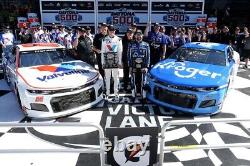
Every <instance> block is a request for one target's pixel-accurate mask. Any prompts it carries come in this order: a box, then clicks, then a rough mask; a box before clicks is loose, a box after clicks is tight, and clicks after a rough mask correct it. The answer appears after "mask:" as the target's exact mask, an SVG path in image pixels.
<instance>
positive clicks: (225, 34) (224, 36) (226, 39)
mask: <svg viewBox="0 0 250 166" xmlns="http://www.w3.org/2000/svg"><path fill="white" fill-rule="evenodd" d="M220 43H221V44H232V38H231V34H230V31H229V28H228V27H227V26H224V27H223V28H222V32H221V34H220Z"/></svg>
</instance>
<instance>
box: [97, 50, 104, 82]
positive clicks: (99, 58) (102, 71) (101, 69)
mask: <svg viewBox="0 0 250 166" xmlns="http://www.w3.org/2000/svg"><path fill="white" fill-rule="evenodd" d="M96 61H97V65H98V69H99V73H100V74H101V76H102V78H104V70H103V68H102V59H101V54H96Z"/></svg>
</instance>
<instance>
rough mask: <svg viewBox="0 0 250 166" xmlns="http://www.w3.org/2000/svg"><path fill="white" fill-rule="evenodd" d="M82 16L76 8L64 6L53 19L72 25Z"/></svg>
mask: <svg viewBox="0 0 250 166" xmlns="http://www.w3.org/2000/svg"><path fill="white" fill-rule="evenodd" d="M82 19H83V18H82V16H81V15H80V14H79V12H78V11H77V10H76V9H71V8H66V9H62V10H60V11H59V12H58V15H56V16H55V20H56V21H59V22H60V24H62V25H65V26H68V27H72V26H75V25H77V24H78V22H80V21H82Z"/></svg>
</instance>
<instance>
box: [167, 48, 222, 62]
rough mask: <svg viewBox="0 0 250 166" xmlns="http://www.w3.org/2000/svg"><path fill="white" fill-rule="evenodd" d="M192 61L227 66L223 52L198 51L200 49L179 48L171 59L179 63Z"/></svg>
mask: <svg viewBox="0 0 250 166" xmlns="http://www.w3.org/2000/svg"><path fill="white" fill-rule="evenodd" d="M180 57H181V59H182V61H191V62H198V63H205V64H212V65H219V66H226V58H225V54H224V52H223V51H219V50H212V49H198V48H179V49H177V50H176V51H175V52H174V53H173V54H171V55H170V57H169V59H176V60H177V61H179V60H180Z"/></svg>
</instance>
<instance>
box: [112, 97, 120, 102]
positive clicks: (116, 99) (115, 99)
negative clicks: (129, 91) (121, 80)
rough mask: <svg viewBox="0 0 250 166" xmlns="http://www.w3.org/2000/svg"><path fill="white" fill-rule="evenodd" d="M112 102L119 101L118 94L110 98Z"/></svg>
mask: <svg viewBox="0 0 250 166" xmlns="http://www.w3.org/2000/svg"><path fill="white" fill-rule="evenodd" d="M112 102H114V103H119V102H120V99H119V96H115V98H113V99H112Z"/></svg>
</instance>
